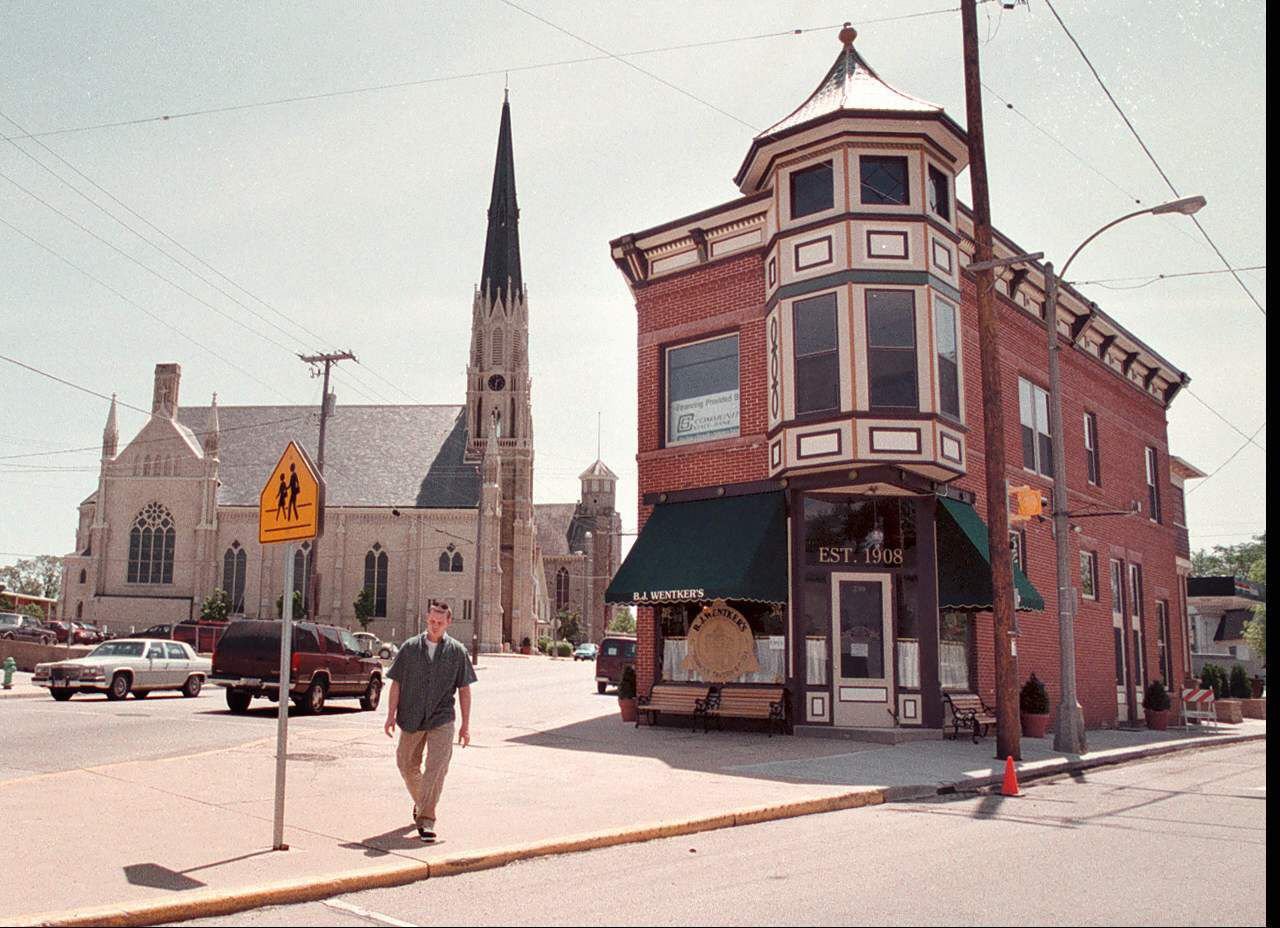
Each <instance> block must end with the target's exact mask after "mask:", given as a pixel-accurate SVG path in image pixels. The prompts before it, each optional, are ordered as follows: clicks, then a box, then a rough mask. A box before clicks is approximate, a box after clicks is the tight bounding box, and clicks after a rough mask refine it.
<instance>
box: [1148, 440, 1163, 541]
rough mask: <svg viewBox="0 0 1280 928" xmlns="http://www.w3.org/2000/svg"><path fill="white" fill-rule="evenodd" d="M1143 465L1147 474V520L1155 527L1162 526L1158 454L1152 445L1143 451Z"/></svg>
mask: <svg viewBox="0 0 1280 928" xmlns="http://www.w3.org/2000/svg"><path fill="white" fill-rule="evenodd" d="M1143 463H1144V465H1145V467H1146V473H1147V507H1148V508H1149V509H1150V512H1148V513H1147V518H1149V519H1150V520H1151V521H1152V522H1154V523H1156V525H1163V524H1164V512H1163V510H1162V507H1161V505H1160V452H1159V451H1157V450H1156V448H1155V447H1154V446H1152V445H1147V446H1146V448H1145V449H1144V450H1143Z"/></svg>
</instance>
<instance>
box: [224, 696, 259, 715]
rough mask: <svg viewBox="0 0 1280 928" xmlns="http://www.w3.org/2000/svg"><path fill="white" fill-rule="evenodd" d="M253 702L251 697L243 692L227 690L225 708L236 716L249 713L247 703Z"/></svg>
mask: <svg viewBox="0 0 1280 928" xmlns="http://www.w3.org/2000/svg"><path fill="white" fill-rule="evenodd" d="M251 702H253V695H252V694H251V693H246V692H244V691H243V690H227V708H228V709H230V710H231V711H232V712H235V713H236V714H237V715H238V714H240V713H242V712H248V711H249V703H251Z"/></svg>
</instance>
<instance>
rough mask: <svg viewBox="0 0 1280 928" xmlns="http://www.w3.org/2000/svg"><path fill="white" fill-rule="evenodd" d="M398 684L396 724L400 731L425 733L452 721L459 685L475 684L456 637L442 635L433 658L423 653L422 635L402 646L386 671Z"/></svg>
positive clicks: (461, 646) (468, 661)
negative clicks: (398, 701) (454, 698)
mask: <svg viewBox="0 0 1280 928" xmlns="http://www.w3.org/2000/svg"><path fill="white" fill-rule="evenodd" d="M387 676H388V677H390V678H391V679H392V680H395V681H396V682H397V683H399V684H400V703H399V705H398V706H397V707H396V724H397V725H399V726H400V730H401V731H429V730H430V729H432V728H439V727H440V726H441V725H448V724H449V723H450V722H452V721H453V719H454V713H453V694H454V693H455V692H457V690H458V687H460V686H470V685H471V684H472V683H475V682H476V672H475V669H474V668H472V666H471V656H470V655H469V654H467V649H466V648H465V647H463V645H462V643H461V642H460V641H458V640H457V639H456V638H450V637H449V635H448V634H447V633H446V634H445V635H443V636H441V638H440V643H439V644H438V645H436V656H435V657H431V655H430V654H429V653H428V651H427V636H426V634H425V633H424V634H421V635H415V636H414V637H412V638H410V639H409V640H408V641H406V642H405V643H404V647H402V648H401V649H400V652H399V653H398V654H397V655H396V659H395V660H394V661H393V662H392V664H391V669H390V670H388V671H387Z"/></svg>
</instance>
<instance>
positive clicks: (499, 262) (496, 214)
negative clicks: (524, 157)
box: [480, 90, 524, 303]
mask: <svg viewBox="0 0 1280 928" xmlns="http://www.w3.org/2000/svg"><path fill="white" fill-rule="evenodd" d="M519 218H520V210H519V208H518V207H517V206H516V165H515V156H514V155H513V153H512V148H511V103H510V101H509V100H508V99H507V92H506V91H505V90H504V91H503V98H502V123H501V125H500V126H499V128H498V155H497V159H496V161H495V163H494V166H493V193H492V194H491V195H490V197H489V232H488V234H487V235H486V236H485V241H484V270H483V272H482V273H481V275H480V291H481V292H482V293H484V294H486V295H488V296H492V297H496V296H499V295H501V296H502V297H503V298H504V299H505V300H506V301H507V302H508V303H510V302H511V298H512V297H513V296H515V295H519V294H521V293H523V291H524V281H523V278H522V277H521V275H520V235H519V231H518V229H517V222H518V220H519Z"/></svg>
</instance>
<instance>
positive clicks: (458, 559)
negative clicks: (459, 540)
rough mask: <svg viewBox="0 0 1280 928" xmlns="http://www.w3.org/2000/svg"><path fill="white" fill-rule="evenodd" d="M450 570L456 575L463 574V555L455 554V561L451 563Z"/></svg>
mask: <svg viewBox="0 0 1280 928" xmlns="http://www.w3.org/2000/svg"><path fill="white" fill-rule="evenodd" d="M449 570H450V571H452V572H453V573H455V574H460V573H462V555H461V554H460V553H459V552H457V551H455V552H453V559H452V560H451V561H450V562H449Z"/></svg>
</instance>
